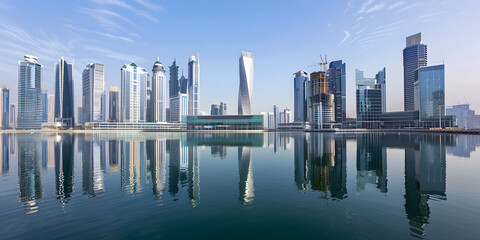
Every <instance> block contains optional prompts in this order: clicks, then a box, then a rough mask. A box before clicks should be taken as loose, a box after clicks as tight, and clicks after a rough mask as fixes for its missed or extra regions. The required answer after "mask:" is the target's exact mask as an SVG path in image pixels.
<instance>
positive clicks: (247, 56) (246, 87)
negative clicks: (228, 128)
mask: <svg viewBox="0 0 480 240" xmlns="http://www.w3.org/2000/svg"><path fill="white" fill-rule="evenodd" d="M239 67H240V68H239V71H240V85H239V91H238V114H239V115H243V114H245V115H248V114H251V113H252V106H251V104H252V87H253V53H251V52H244V51H243V52H242V54H241V55H240V59H239Z"/></svg>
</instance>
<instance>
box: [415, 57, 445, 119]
mask: <svg viewBox="0 0 480 240" xmlns="http://www.w3.org/2000/svg"><path fill="white" fill-rule="evenodd" d="M415 76H416V79H417V82H416V85H417V87H418V90H417V91H418V94H417V96H418V99H417V98H415V101H416V102H418V106H419V111H420V112H419V115H420V121H421V122H432V123H433V124H435V123H438V122H439V121H440V119H442V118H443V117H445V66H444V65H443V64H442V65H436V66H428V67H421V68H419V69H417V70H416V71H415Z"/></svg>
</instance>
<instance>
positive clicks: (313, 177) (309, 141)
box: [294, 133, 347, 199]
mask: <svg viewBox="0 0 480 240" xmlns="http://www.w3.org/2000/svg"><path fill="white" fill-rule="evenodd" d="M304 142H305V143H304ZM294 147H295V149H294V156H295V157H294V160H295V182H296V185H297V186H298V188H299V189H301V190H306V189H308V183H310V186H311V189H312V190H315V191H321V192H323V193H324V195H323V197H322V198H324V199H329V198H334V199H343V198H345V197H347V187H346V185H347V166H346V163H347V160H346V139H345V137H344V136H343V135H341V134H339V135H331V134H323V133H320V134H307V135H305V136H304V137H302V136H297V137H295V143H294ZM307 153H308V154H307Z"/></svg>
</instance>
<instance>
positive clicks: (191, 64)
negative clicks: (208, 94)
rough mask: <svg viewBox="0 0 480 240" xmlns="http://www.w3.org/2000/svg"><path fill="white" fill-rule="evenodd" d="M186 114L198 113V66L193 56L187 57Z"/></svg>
mask: <svg viewBox="0 0 480 240" xmlns="http://www.w3.org/2000/svg"><path fill="white" fill-rule="evenodd" d="M187 92H188V115H193V116H195V115H199V114H200V112H199V109H200V66H199V63H198V60H197V59H196V58H195V56H191V57H190V59H188V90H187Z"/></svg>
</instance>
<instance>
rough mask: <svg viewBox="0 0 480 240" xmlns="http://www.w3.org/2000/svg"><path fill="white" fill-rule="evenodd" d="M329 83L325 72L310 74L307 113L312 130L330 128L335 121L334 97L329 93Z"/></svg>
mask: <svg viewBox="0 0 480 240" xmlns="http://www.w3.org/2000/svg"><path fill="white" fill-rule="evenodd" d="M329 91H330V90H329V81H328V78H327V74H326V72H325V71H316V72H312V73H311V74H310V97H309V103H308V104H309V112H310V116H311V122H312V124H311V125H312V128H313V129H320V128H326V127H328V128H330V127H332V124H333V123H334V121H335V115H334V101H335V95H334V94H333V93H329Z"/></svg>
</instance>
